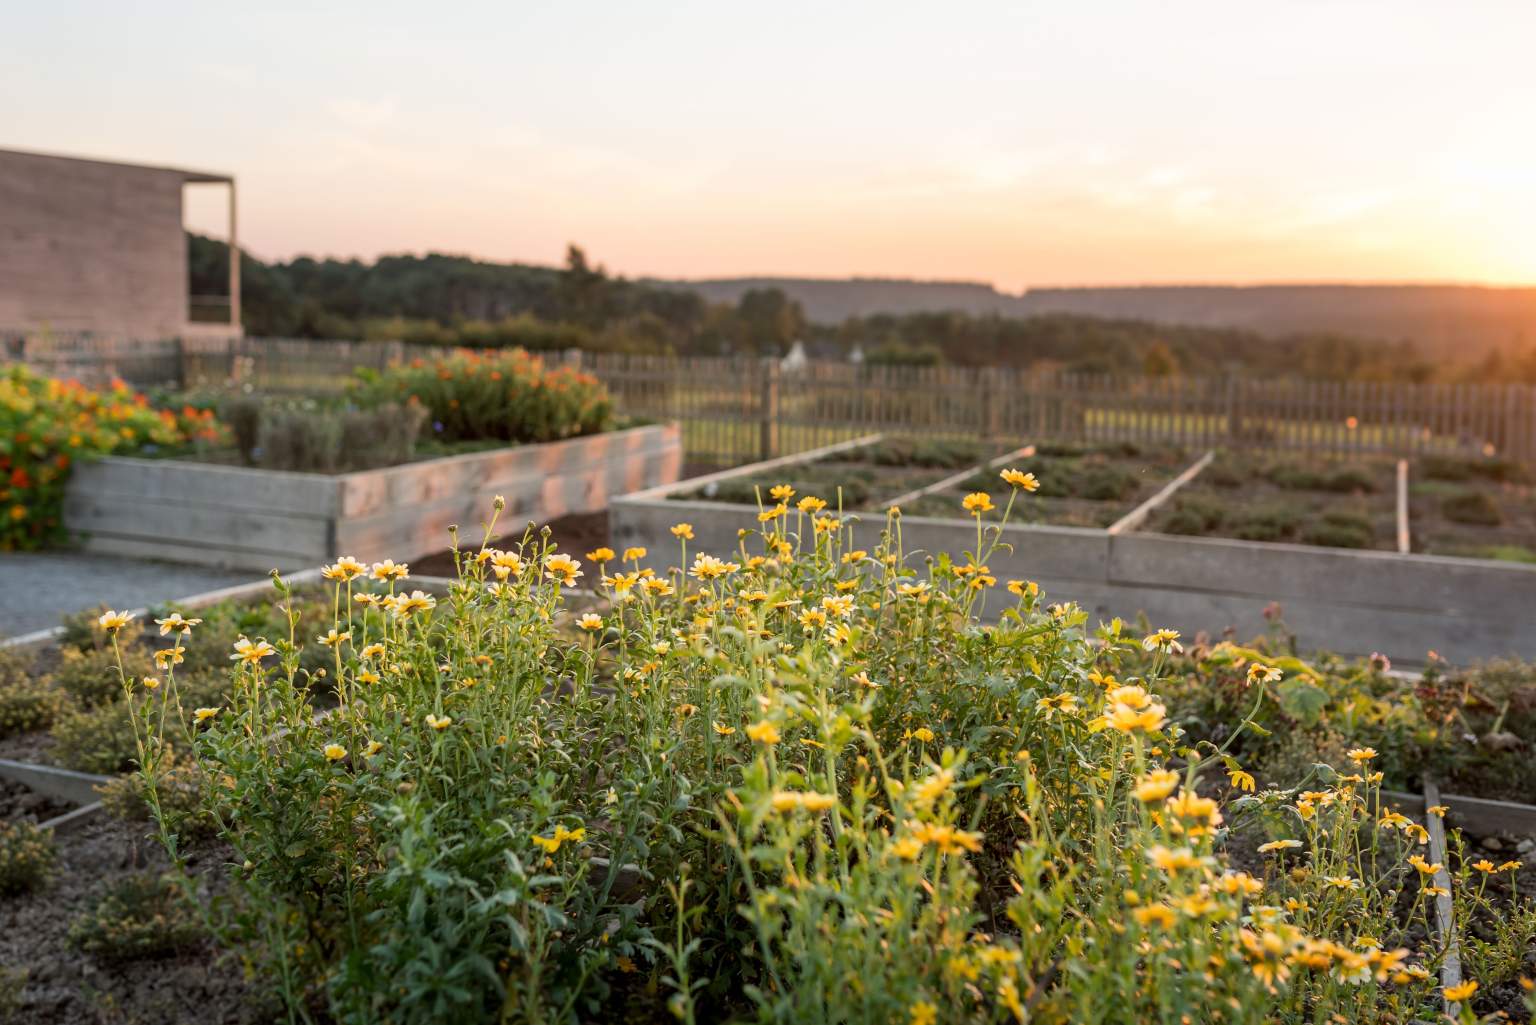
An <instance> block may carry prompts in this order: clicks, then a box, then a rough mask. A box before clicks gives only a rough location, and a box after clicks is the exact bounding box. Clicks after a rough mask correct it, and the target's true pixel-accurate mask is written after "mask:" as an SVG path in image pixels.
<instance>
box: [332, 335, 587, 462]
mask: <svg viewBox="0 0 1536 1025" xmlns="http://www.w3.org/2000/svg"><path fill="white" fill-rule="evenodd" d="M354 395H355V396H356V397H357V398H358V399H359V400H361V401H362V402H364V403H376V402H396V403H400V404H405V403H408V402H410V401H412V400H414V401H416V402H417V403H419V404H421V405H422V406H423V407H424V408H426V409H427V410H428V412H429V418H428V421H427V427H426V433H427V434H428V435H429V436H430V437H433V438H436V439H437V440H439V441H444V442H454V441H510V442H544V441H556V440H559V439H560V438H570V437H574V436H576V435H582V434H596V433H598V432H600V431H605V430H608V429H610V428H611V427H612V426H613V406H612V403H611V402H610V400H609V398H608V392H607V390H606V389H605V388H604V387H603V386H602V385H601V384H600V383H598V380H597V379H596V378H595V377H593V376H592V375H591V374H587V373H583V372H582V371H579V370H576V369H573V368H571V367H557V368H555V369H553V370H550V369H548V368H546V367H545V365H544V361H543V360H542V359H541V358H539V357H537V356H530V355H529V354H528V353H527V352H526V351H525V350H522V349H509V350H503V351H499V352H492V353H475V352H471V351H468V350H460V351H458V352H455V353H454V354H452V355H449V356H445V357H444V358H442V359H437V360H432V361H430V362H428V361H425V360H415V361H413V362H412V363H411V364H410V365H408V366H403V367H394V368H391V369H389V370H385V371H383V372H382V373H375V372H372V371H359V380H358V383H357V385H356V387H355V389H354Z"/></svg>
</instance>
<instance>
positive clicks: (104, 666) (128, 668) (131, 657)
mask: <svg viewBox="0 0 1536 1025" xmlns="http://www.w3.org/2000/svg"><path fill="white" fill-rule="evenodd" d="M122 672H126V673H127V674H128V675H129V676H135V677H138V676H152V675H153V674H154V663H153V662H152V661H151V660H150V656H149V654H148V653H147V652H145V651H143V650H142V649H137V648H130V649H129V650H127V651H124V652H123V657H122V661H121V668H119V661H118V657H117V656H116V655H115V654H113V652H112V649H111V648H89V649H87V650H84V651H82V650H80V649H79V648H72V647H66V648H61V649H60V650H59V665H58V667H57V668H56V669H54V671H53V681H54V683H56V684H57V685H58V686H59V687H60V688H62V689H63V690H64V693H66V694H68V695H69V696H70V697H71V698H72V699H74V702H75V703H76V704H77V705H79V706H80V707H81V708H87V709H89V708H95V707H97V706H98V705H104V704H110V703H111V702H113V701H116V700H118V699H119V698H121V697H122V696H123V678H122V676H121V673H122Z"/></svg>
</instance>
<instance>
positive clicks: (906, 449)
mask: <svg viewBox="0 0 1536 1025" xmlns="http://www.w3.org/2000/svg"><path fill="white" fill-rule="evenodd" d="M986 455H987V453H986V450H985V447H984V446H983V445H981V444H980V443H978V442H974V441H955V440H947V439H942V438H905V437H903V438H887V439H885V440H883V441H880V442H878V443H876V444H875V445H874V446H873V447H871V448H870V450H869V453H868V458H869V461H870V462H872V463H874V464H875V465H877V466H926V467H933V468H935V469H945V470H960V469H964V468H965V467H967V466H974V465H975V464H977V463H978V462H980V461H981V460H982V459H984V458H985V457H986Z"/></svg>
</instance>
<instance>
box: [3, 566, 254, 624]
mask: <svg viewBox="0 0 1536 1025" xmlns="http://www.w3.org/2000/svg"><path fill="white" fill-rule="evenodd" d="M260 579H262V574H260V573H245V572H236V571H233V570H221V569H208V568H205V567H201V566H177V565H173V564H171V563H168V562H151V561H149V560H143V559H120V558H116V557H112V556H102V555H84V554H80V553H76V552H0V638H4V637H15V636H17V635H18V634H24V633H31V632H32V631H34V630H44V629H47V628H48V627H51V626H58V625H59V617H60V616H63V615H66V614H68V613H71V612H78V611H80V610H81V609H87V608H94V607H95V606H97V605H106V606H109V607H111V608H114V609H131V608H142V607H145V606H148V605H153V604H155V603H156V602H163V601H172V600H174V599H176V598H186V597H188V596H190V595H194V594H199V593H201V592H203V591H212V590H214V589H216V588H220V587H229V586H231V585H233V584H244V583H249V582H250V581H253V580H260Z"/></svg>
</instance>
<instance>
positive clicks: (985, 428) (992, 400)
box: [980, 367, 1002, 441]
mask: <svg viewBox="0 0 1536 1025" xmlns="http://www.w3.org/2000/svg"><path fill="white" fill-rule="evenodd" d="M980 373H981V437H982V440H984V441H995V440H997V436H998V435H999V434H1001V433H1002V430H1001V428H1000V426H999V421H1000V420H1001V419H1002V418H1001V417H1000V416H999V415H998V414H999V413H1000V412H1001V410H999V408H998V402H997V386H996V383H995V382H996V379H997V374H998V371H997V370H995V369H993V368H991V367H988V368H986V369H984V370H982V371H981V372H980Z"/></svg>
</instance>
